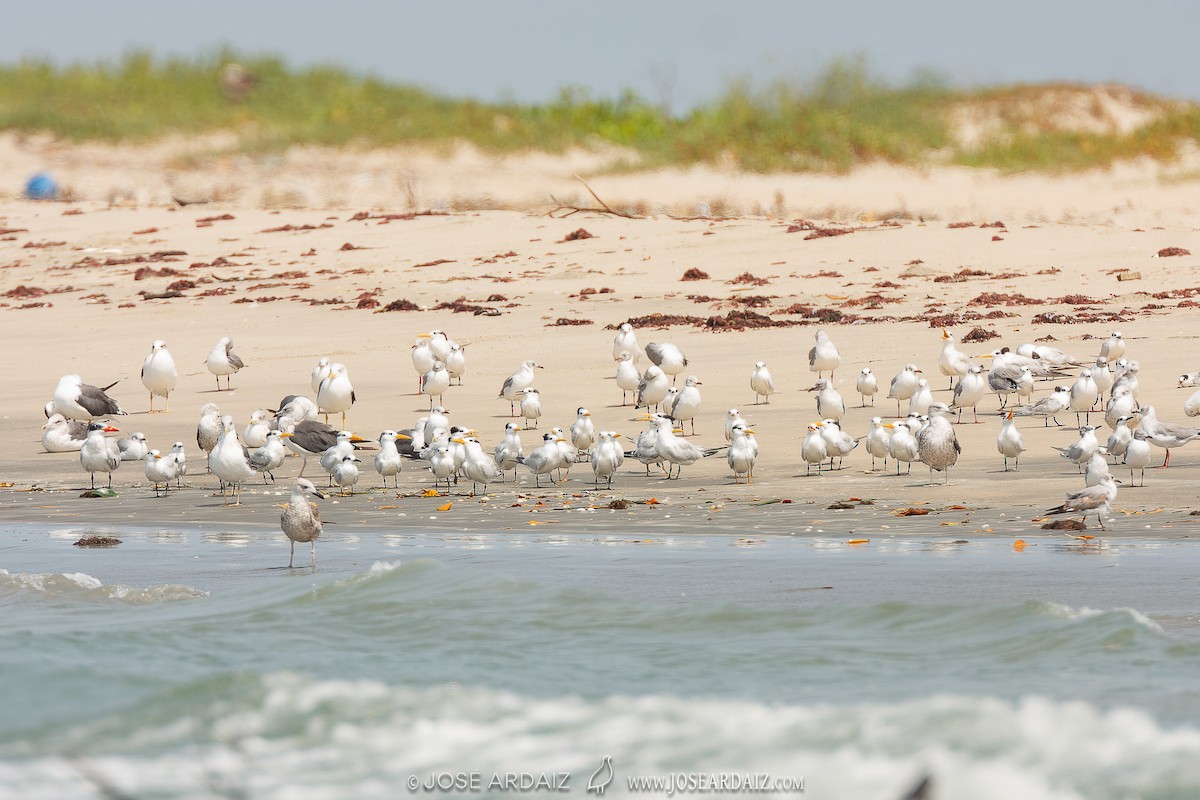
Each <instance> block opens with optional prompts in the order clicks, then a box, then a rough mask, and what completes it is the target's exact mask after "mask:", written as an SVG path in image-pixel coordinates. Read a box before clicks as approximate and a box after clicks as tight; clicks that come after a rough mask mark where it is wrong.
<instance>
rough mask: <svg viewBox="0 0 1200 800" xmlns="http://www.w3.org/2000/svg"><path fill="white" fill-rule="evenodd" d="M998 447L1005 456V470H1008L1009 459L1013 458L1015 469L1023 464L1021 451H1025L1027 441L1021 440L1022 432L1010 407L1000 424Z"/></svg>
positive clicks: (997, 437) (997, 438)
mask: <svg viewBox="0 0 1200 800" xmlns="http://www.w3.org/2000/svg"><path fill="white" fill-rule="evenodd" d="M996 449H997V450H999V451H1000V455H1002V456H1004V471H1005V472H1008V460H1009V459H1010V458H1011V459H1013V471H1016V470H1017V468H1019V467H1020V466H1021V453H1024V452H1025V442H1024V441H1022V440H1021V432H1020V431H1019V430H1017V424H1016V423H1015V422H1013V412H1012V410H1011V409H1010V410H1009V412H1008V413H1007V414H1006V415H1005V416H1004V422H1003V423H1002V424H1001V425H1000V433H999V434H997V436H996Z"/></svg>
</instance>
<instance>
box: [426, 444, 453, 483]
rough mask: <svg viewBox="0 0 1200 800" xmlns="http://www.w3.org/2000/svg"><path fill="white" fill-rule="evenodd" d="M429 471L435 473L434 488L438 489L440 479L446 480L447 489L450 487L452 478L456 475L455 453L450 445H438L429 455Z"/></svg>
mask: <svg viewBox="0 0 1200 800" xmlns="http://www.w3.org/2000/svg"><path fill="white" fill-rule="evenodd" d="M429 471H430V472H432V473H433V488H434V489H437V485H438V483H439V482H440V481H445V482H446V489H447V491H448V490H449V489H450V479H451V478H452V477H454V454H453V453H451V452H450V447H449V446H448V445H444V444H442V445H438V446H437V447H435V448H434V449H433V453H432V454H431V455H430V457H429Z"/></svg>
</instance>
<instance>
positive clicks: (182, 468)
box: [170, 442, 187, 488]
mask: <svg viewBox="0 0 1200 800" xmlns="http://www.w3.org/2000/svg"><path fill="white" fill-rule="evenodd" d="M170 458H171V462H172V469H173V471H174V474H175V487H176V488H179V487H180V485H181V483H182V480H183V476H184V475H187V453H185V452H184V451H183V442H176V443H175V444H173V445H171V454H170Z"/></svg>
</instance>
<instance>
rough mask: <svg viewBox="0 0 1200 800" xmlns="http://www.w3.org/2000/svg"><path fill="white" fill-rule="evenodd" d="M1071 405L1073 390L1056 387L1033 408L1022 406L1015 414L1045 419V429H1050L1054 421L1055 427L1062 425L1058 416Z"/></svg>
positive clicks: (1032, 406)
mask: <svg viewBox="0 0 1200 800" xmlns="http://www.w3.org/2000/svg"><path fill="white" fill-rule="evenodd" d="M1070 404H1071V390H1070V389H1068V388H1067V387H1065V386H1055V387H1054V391H1053V392H1051V393H1050V394H1049V396H1047V397H1043V398H1042V399H1041V400H1038V401H1037V402H1036V403H1034V404H1033V405H1031V406H1022V407H1021V408H1018V409H1017V410H1016V411H1014V412H1013V413H1015V414H1016V415H1017V416H1018V417H1044V418H1045V425H1044V427H1047V428H1049V427H1050V420H1052V419H1053V420H1054V424H1055V425H1062V423H1061V422H1059V421H1058V415H1059V414H1060V413H1062V412H1063V411H1066V410H1067V406H1069V405H1070Z"/></svg>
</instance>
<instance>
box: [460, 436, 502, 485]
mask: <svg viewBox="0 0 1200 800" xmlns="http://www.w3.org/2000/svg"><path fill="white" fill-rule="evenodd" d="M457 441H458V443H459V444H462V445H463V446H464V447H465V448H466V458H465V459H464V460H463V465H462V470H463V475H464V476H466V477H467V478H468V479H469V480H470V481H471V494H472V495H476V494H479V486H478V484H481V483H482V484H483V492H484V494H487V485H488V484H489V483H491V482H492V481H494V480H496V479H497V478H501V477H503V476H504V473H503V472H501V471H500V465H499V464H497V463H496V459H494V458H492V456H491V455H489V454H488V453H485V452H483V445H482V444H480V443H479V440H478V439H476V438H475V437H473V436H472V437H470V438H467V439H458V440H457Z"/></svg>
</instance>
